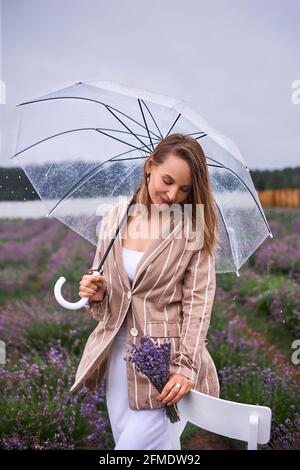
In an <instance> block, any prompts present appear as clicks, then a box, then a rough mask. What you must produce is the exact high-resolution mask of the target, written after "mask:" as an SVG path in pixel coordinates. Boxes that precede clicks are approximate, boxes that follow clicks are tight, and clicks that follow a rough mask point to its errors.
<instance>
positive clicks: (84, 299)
mask: <svg viewBox="0 0 300 470" xmlns="http://www.w3.org/2000/svg"><path fill="white" fill-rule="evenodd" d="M98 274H99V272H98V271H93V274H92V275H93V276H97V275H98ZM65 282H66V278H65V277H63V276H61V277H60V278H59V279H58V280H57V281H56V283H55V286H54V295H55V298H56V300H57V302H58V303H59V304H60V305H61V306H62V307H65V308H67V309H69V310H79V309H80V308H82V307H84V306H85V305H86V304H87V303H88V300H89V298H88V297H82V298H81V299H80V300H78V302H68V301H67V300H65V299H64V298H63V296H62V294H61V288H62V286H63V285H64V283H65Z"/></svg>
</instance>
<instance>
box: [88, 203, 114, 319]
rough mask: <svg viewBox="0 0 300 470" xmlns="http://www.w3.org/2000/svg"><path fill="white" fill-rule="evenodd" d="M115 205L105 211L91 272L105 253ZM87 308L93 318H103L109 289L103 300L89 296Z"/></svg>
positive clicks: (107, 306) (96, 267)
mask: <svg viewBox="0 0 300 470" xmlns="http://www.w3.org/2000/svg"><path fill="white" fill-rule="evenodd" d="M115 206H116V204H113V206H112V207H111V208H110V209H108V210H107V211H106V212H105V213H104V215H103V218H102V220H101V225H100V231H99V236H98V243H97V248H96V253H95V256H94V260H93V264H92V267H91V268H90V269H89V273H90V274H91V273H92V272H93V269H98V266H99V264H100V260H101V257H102V256H103V254H104V242H105V236H106V234H107V228H108V226H109V224H110V222H111V221H112V219H111V214H112V210H113V209H114V207H115ZM85 308H86V310H87V312H88V314H89V316H90V317H91V318H93V319H94V320H97V321H100V320H103V318H104V317H105V314H106V313H107V311H108V309H109V295H108V293H107V290H106V291H105V294H104V298H103V300H101V301H95V300H91V299H90V298H89V299H88V303H87V304H86V305H85Z"/></svg>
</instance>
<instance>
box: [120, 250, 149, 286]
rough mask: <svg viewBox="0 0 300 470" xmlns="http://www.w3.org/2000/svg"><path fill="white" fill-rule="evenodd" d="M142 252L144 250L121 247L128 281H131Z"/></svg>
mask: <svg viewBox="0 0 300 470" xmlns="http://www.w3.org/2000/svg"><path fill="white" fill-rule="evenodd" d="M143 254H144V251H135V250H130V249H129V248H125V247H124V246H123V247H122V255H123V264H124V267H125V269H126V271H127V274H128V278H129V280H130V282H133V279H134V277H135V272H136V268H137V265H138V263H139V261H140V259H141V257H142V256H143Z"/></svg>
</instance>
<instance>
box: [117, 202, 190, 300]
mask: <svg viewBox="0 0 300 470" xmlns="http://www.w3.org/2000/svg"><path fill="white" fill-rule="evenodd" d="M125 210H126V208H125ZM123 214H124V212H122V216H121V217H120V215H119V214H118V216H117V217H118V219H117V220H118V223H120V221H121V218H122V217H123ZM170 217H171V224H170V222H169V220H168V217H166V220H164V224H163V230H162V236H161V237H158V238H155V239H154V240H152V241H151V242H150V244H149V245H148V247H147V249H146V251H145V252H144V253H143V255H142V257H141V259H140V260H139V263H138V265H137V268H136V274H135V278H134V279H133V282H132V286H131V285H130V281H129V278H128V274H127V271H126V269H125V267H124V264H123V255H122V243H121V242H122V240H121V237H122V235H123V234H124V233H125V228H126V221H124V222H123V224H122V226H121V228H120V230H119V233H118V235H117V237H116V239H115V241H114V243H113V247H112V248H113V253H114V257H115V260H116V265H117V269H118V271H119V274H120V277H121V279H122V281H123V282H124V285H125V287H126V289H127V290H131V291H132V292H133V291H134V290H135V289H136V288H137V281H138V279H139V278H140V277H141V275H142V274H143V272H144V271H145V270H146V269H147V267H148V266H149V264H150V263H151V262H152V261H153V260H154V259H155V258H156V257H157V256H158V255H159V253H161V252H162V250H164V249H165V248H166V247H167V246H168V245H169V243H171V241H172V240H173V238H174V237H175V236H176V234H177V233H178V232H179V230H180V229H181V227H182V225H183V221H182V217H179V218H178V219H177V218H175V226H174V213H173V211H171V215H170ZM178 220H179V221H178ZM170 225H171V228H170Z"/></svg>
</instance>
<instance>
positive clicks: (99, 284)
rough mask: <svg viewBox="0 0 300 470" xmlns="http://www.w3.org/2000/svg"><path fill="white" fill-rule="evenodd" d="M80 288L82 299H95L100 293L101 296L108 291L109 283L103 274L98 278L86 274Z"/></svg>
mask: <svg viewBox="0 0 300 470" xmlns="http://www.w3.org/2000/svg"><path fill="white" fill-rule="evenodd" d="M79 286H80V287H79V292H78V294H79V296H80V297H94V296H95V295H97V294H98V293H99V294H100V295H101V291H105V290H106V287H107V282H106V279H105V277H104V276H102V275H101V274H98V275H97V276H93V275H90V274H85V275H84V276H83V277H82V279H81V281H80V282H79Z"/></svg>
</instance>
